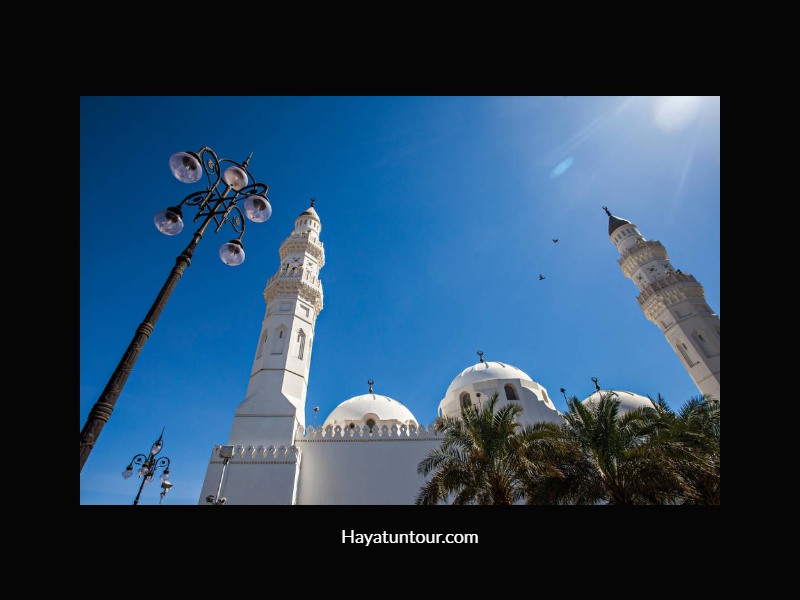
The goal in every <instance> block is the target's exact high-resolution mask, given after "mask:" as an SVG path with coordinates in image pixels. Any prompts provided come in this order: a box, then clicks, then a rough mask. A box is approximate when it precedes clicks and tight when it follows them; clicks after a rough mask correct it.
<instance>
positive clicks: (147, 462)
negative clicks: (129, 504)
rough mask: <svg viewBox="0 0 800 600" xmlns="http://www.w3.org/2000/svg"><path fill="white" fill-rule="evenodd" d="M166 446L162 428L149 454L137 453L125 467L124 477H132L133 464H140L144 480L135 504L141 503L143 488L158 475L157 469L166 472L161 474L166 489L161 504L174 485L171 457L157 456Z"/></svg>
mask: <svg viewBox="0 0 800 600" xmlns="http://www.w3.org/2000/svg"><path fill="white" fill-rule="evenodd" d="M163 447H164V430H163V429H162V430H161V435H160V436H158V439H157V440H156V442H155V444H153V446H152V448H150V453H149V454H137V455H136V456H134V457H133V458H132V459H131V462H129V463H128V466H127V467H125V470H124V471H123V472H122V478H123V479H130V478H131V477H132V476H133V465H140V466H139V470H138V471H137V475H139V478H140V479H141V480H142V483H141V484H140V485H139V492H138V493H137V494H136V498H135V499H134V501H133V505H134V506H136V505H137V504H139V497H140V496H141V495H142V489H144V486H145V484H146V483H152V482H153V480H154V479H155V476H156V470H157V469H161V468H163V469H164V472H163V473H162V474H161V477H160V478H159V479H160V480H161V488H162V489H163V490H164V491H162V492H161V501H160V502H159V504H161V503H162V502H164V496H166V495H167V492H168V491H169V490H170V488H171V487H172V483H171V482H170V481H169V458H167V457H166V456H161V457H159V458H156V456H157V455H158V453H159V452H161V448H163Z"/></svg>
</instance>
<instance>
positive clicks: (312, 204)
mask: <svg viewBox="0 0 800 600" xmlns="http://www.w3.org/2000/svg"><path fill="white" fill-rule="evenodd" d="M316 201H317V199H316V198H312V199H311V208H314V202H316Z"/></svg>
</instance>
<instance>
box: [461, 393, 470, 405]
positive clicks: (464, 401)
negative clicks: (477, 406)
mask: <svg viewBox="0 0 800 600" xmlns="http://www.w3.org/2000/svg"><path fill="white" fill-rule="evenodd" d="M460 401H461V408H466V407H467V406H471V405H472V398H470V397H469V394H468V393H467V392H464V393H463V394H461V398H460Z"/></svg>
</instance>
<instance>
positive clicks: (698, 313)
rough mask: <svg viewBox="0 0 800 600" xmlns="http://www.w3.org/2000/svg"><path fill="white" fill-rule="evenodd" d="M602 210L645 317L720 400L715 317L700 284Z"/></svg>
mask: <svg viewBox="0 0 800 600" xmlns="http://www.w3.org/2000/svg"><path fill="white" fill-rule="evenodd" d="M603 210H605V211H606V214H608V235H609V236H610V237H611V242H612V243H613V244H614V246H615V247H616V248H617V250H618V251H619V253H620V257H619V260H618V261H617V262H619V266H620V268H621V269H622V272H623V273H624V274H625V277H627V278H628V279H630V280H631V281H633V283H635V284H636V287H637V288H639V292H640V294H639V296H638V297H637V300H638V301H639V306H640V307H641V309H642V312H643V313H644V316H645V317H647V319H648V320H649V321H651V322H653V323H655V324H656V325H657V326H658V328H659V329H660V330H661V332H662V333H663V334H664V336H665V337H666V338H667V342H669V345H670V346H672V349H673V350H674V351H675V353H676V354H677V355H678V358H680V360H681V363H683V366H684V368H685V369H686V370H687V371H688V373H689V375H690V376H691V378H692V379H693V380H694V383H695V385H696V386H697V388H698V389H699V390H700V392H701V393H702V394H708V395H710V396H712V397H714V398H716V399H719V317H718V316H717V315H716V314H714V312H713V311H712V310H711V308H709V306H708V304H706V297H705V294H704V293H703V286H702V285H700V284H699V283H698V282H697V280H696V279H695V278H694V277H693V276H692V275H687V274H685V273H682V272H681V270H680V269H674V268H673V267H672V265H671V264H670V262H669V257H668V256H667V250H666V248H664V246H662V245H661V242H648V241H647V240H646V239H645V238H644V236H643V235H642V234H641V233H639V230H638V229H637V228H636V225H634V224H633V223H631V222H630V221H626V220H625V219H620V218H619V217H615V216H614V215H612V214H611V212H609V210H608V208H607V207H605V206H604V207H603Z"/></svg>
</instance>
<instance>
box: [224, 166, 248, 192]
mask: <svg viewBox="0 0 800 600" xmlns="http://www.w3.org/2000/svg"><path fill="white" fill-rule="evenodd" d="M222 178H223V179H224V180H225V183H227V184H228V185H229V186H231V187H232V188H233V189H235V190H237V191H238V190H240V189H242V188H243V187H244V186H246V185H247V181H248V179H247V173H245V172H244V169H242V168H241V167H228V168H227V169H225V172H224V173H223V174H222Z"/></svg>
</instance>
